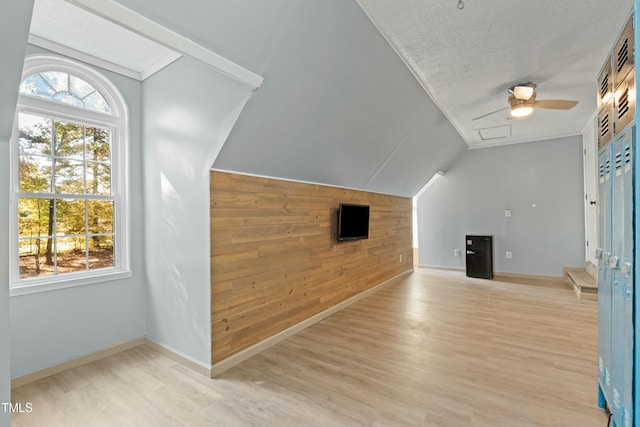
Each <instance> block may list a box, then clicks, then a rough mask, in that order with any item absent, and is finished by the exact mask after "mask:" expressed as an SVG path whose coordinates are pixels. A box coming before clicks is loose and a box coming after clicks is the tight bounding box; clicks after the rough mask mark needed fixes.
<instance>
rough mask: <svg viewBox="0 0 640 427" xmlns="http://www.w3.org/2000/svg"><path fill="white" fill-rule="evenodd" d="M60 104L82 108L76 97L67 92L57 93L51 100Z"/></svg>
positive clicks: (79, 100)
mask: <svg viewBox="0 0 640 427" xmlns="http://www.w3.org/2000/svg"><path fill="white" fill-rule="evenodd" d="M51 99H52V100H54V101H56V102H59V103H60V104H67V105H73V106H74V107H80V108H84V103H83V102H82V100H81V99H80V98H78V97H77V96H75V95H73V94H71V93H69V92H58V93H56V94H55V95H53V97H52V98H51Z"/></svg>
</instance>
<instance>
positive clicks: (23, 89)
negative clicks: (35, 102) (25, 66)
mask: <svg viewBox="0 0 640 427" xmlns="http://www.w3.org/2000/svg"><path fill="white" fill-rule="evenodd" d="M20 93H24V94H27V95H33V96H37V97H40V98H47V99H48V98H51V97H52V96H53V95H54V94H55V93H56V91H55V90H53V88H52V87H51V86H49V83H47V82H46V81H45V80H44V79H43V78H42V76H40V74H34V75H32V76H29V77H27V78H26V79H24V81H23V82H22V84H21V85H20Z"/></svg>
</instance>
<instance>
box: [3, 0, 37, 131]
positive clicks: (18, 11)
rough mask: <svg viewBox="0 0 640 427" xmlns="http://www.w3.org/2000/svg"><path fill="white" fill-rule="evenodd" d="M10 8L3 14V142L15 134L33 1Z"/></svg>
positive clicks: (12, 4)
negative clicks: (14, 125)
mask: <svg viewBox="0 0 640 427" xmlns="http://www.w3.org/2000/svg"><path fill="white" fill-rule="evenodd" d="M7 7H8V6H7ZM10 7H11V8H12V9H11V10H10V13H2V14H0V52H2V61H0V76H2V78H1V79H0V143H6V142H8V141H9V138H10V137H11V129H12V126H13V118H14V114H15V110H16V102H17V100H18V92H17V90H16V88H17V87H18V85H19V84H20V74H21V73H22V65H23V63H24V52H25V49H26V47H27V35H28V33H29V27H28V22H29V21H28V19H27V17H28V16H30V15H31V11H32V8H33V1H24V2H23V1H13V2H11V3H10Z"/></svg>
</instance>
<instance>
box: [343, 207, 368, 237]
mask: <svg viewBox="0 0 640 427" xmlns="http://www.w3.org/2000/svg"><path fill="white" fill-rule="evenodd" d="M368 238H369V206H363V205H351V204H347V203H340V207H339V208H338V240H339V241H344V240H360V239H368Z"/></svg>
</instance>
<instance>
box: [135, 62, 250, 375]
mask: <svg viewBox="0 0 640 427" xmlns="http://www.w3.org/2000/svg"><path fill="white" fill-rule="evenodd" d="M143 92H144V105H145V108H144V123H145V125H144V159H145V161H144V177H145V190H144V201H145V212H146V214H145V233H146V235H145V249H146V265H147V272H148V279H149V280H148V281H149V285H148V292H147V313H146V316H147V323H146V325H147V336H148V337H149V338H151V339H152V340H154V341H156V342H158V343H160V344H162V345H164V346H165V347H167V348H169V349H171V350H173V351H175V352H177V353H179V354H181V355H183V356H185V357H187V358H189V359H191V360H193V361H195V362H197V363H199V364H201V365H203V366H206V367H210V366H211V332H210V331H211V297H210V295H211V270H210V256H209V254H210V240H209V235H210V232H209V170H210V168H211V165H212V164H213V161H214V160H215V158H216V156H217V154H218V152H219V151H220V148H221V147H222V145H223V144H224V142H225V140H226V139H227V136H228V134H229V132H230V130H231V128H232V127H233V125H234V123H235V122H236V120H237V118H238V115H239V114H240V112H241V111H242V109H243V107H244V105H245V103H246V101H247V99H248V98H249V96H250V95H251V90H250V88H248V87H247V86H244V85H242V84H241V83H238V82H236V81H234V80H231V79H230V78H228V77H225V76H223V75H222V74H220V73H218V72H215V71H213V70H212V69H211V68H208V67H206V66H204V65H202V64H201V63H199V62H196V61H194V60H191V59H188V58H181V59H180V60H178V61H176V62H174V63H173V64H171V65H170V66H169V67H167V68H165V69H164V70H162V71H160V72H159V73H157V74H155V75H154V76H153V77H151V78H149V79H147V80H146V81H145V82H144V89H143ZM212 238H215V236H212Z"/></svg>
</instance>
